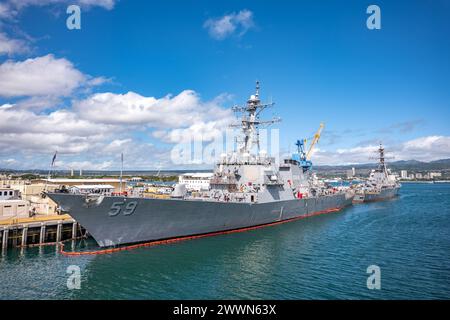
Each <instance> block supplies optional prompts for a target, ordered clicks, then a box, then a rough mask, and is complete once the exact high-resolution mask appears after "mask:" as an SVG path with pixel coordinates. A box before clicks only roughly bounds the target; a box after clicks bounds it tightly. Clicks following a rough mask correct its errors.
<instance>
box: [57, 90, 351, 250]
mask: <svg viewBox="0 0 450 320" xmlns="http://www.w3.org/2000/svg"><path fill="white" fill-rule="evenodd" d="M259 89H260V87H259V82H257V84H256V92H255V94H253V95H251V96H250V98H249V99H248V100H247V103H246V105H245V106H243V107H241V106H235V107H233V110H234V111H236V112H238V113H241V114H242V116H241V119H240V122H239V123H238V124H236V125H234V126H235V127H238V128H240V131H241V134H240V136H239V137H238V139H237V142H238V144H237V148H236V150H235V151H233V152H229V153H226V154H222V155H221V156H220V159H219V161H218V162H217V163H216V165H215V167H214V173H213V175H212V177H211V179H210V181H209V190H206V191H199V192H188V190H187V189H186V186H185V185H183V184H178V185H176V186H175V188H174V192H173V194H172V197H171V198H170V199H152V198H141V197H123V196H104V195H90V196H82V195H76V194H70V193H49V196H50V197H51V198H52V199H53V200H54V201H55V202H57V203H58V204H59V205H60V207H61V209H62V210H63V211H66V212H68V213H69V214H70V215H71V216H72V217H73V218H74V219H76V220H77V221H78V222H79V223H80V224H81V225H82V226H83V227H84V228H86V229H87V230H88V231H89V233H90V234H91V235H92V236H93V237H94V239H95V240H96V241H97V242H98V244H99V245H100V246H102V247H103V246H114V245H120V244H125V243H134V242H143V241H152V240H160V239H168V238H174V237H181V236H187V235H197V234H208V233H214V232H218V231H227V230H235V229H242V228H247V227H251V226H259V225H265V224H270V223H273V222H278V221H284V220H286V221H288V220H292V219H296V218H300V217H303V216H309V215H312V214H317V213H325V212H330V211H337V210H340V209H342V208H343V207H345V206H347V205H350V204H351V202H352V199H353V193H352V191H351V190H338V189H336V188H332V187H329V186H328V185H326V184H323V183H318V181H317V179H315V178H314V176H312V175H311V174H310V172H309V171H308V170H306V171H304V168H303V167H302V165H301V163H300V162H299V161H298V159H297V158H296V157H295V156H293V157H290V158H288V159H284V160H283V161H281V162H282V163H277V162H276V159H275V158H274V157H271V156H269V155H267V152H266V151H265V150H260V141H259V133H258V129H259V128H260V127H261V126H269V125H271V124H274V123H276V122H279V121H280V119H278V118H273V119H270V120H261V119H260V115H261V113H262V111H263V110H265V109H266V108H268V107H272V106H273V103H270V104H262V103H261V100H260V97H259Z"/></svg>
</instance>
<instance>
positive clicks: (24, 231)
mask: <svg viewBox="0 0 450 320" xmlns="http://www.w3.org/2000/svg"><path fill="white" fill-rule="evenodd" d="M27 237H28V226H23V229H22V247H24V246H26V245H27Z"/></svg>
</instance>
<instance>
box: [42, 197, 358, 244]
mask: <svg viewBox="0 0 450 320" xmlns="http://www.w3.org/2000/svg"><path fill="white" fill-rule="evenodd" d="M48 196H49V197H50V198H51V199H52V200H54V201H55V202H56V203H57V204H58V205H59V206H60V207H61V209H62V210H63V211H65V212H67V213H69V214H70V215H71V216H72V217H73V218H74V219H75V220H76V221H77V222H78V223H80V224H81V225H82V226H83V227H84V228H85V229H86V230H87V231H88V232H89V233H90V234H91V235H92V237H93V238H94V239H95V240H96V241H97V243H98V245H99V246H101V247H107V246H116V245H121V244H128V243H137V242H147V241H153V240H161V239H170V238H176V237H183V236H190V235H198V234H207V233H212V232H219V231H227V230H236V229H243V228H247V227H252V226H259V225H265V224H270V223H273V222H278V221H288V220H292V219H295V218H301V217H304V216H309V215H313V214H315V213H317V214H319V213H325V212H330V211H335V210H336V211H337V210H340V209H342V208H344V207H346V206H348V205H350V204H351V203H352V199H353V195H351V196H350V195H346V194H334V195H329V196H323V197H320V198H310V199H295V200H287V201H275V202H268V203H231V202H213V201H194V200H176V199H148V198H126V197H104V198H101V199H99V201H97V202H96V203H94V204H92V203H91V204H89V205H88V204H87V203H86V201H85V199H86V198H85V196H83V195H74V194H65V193H50V194H48Z"/></svg>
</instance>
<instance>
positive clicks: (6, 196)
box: [0, 188, 20, 200]
mask: <svg viewBox="0 0 450 320" xmlns="http://www.w3.org/2000/svg"><path fill="white" fill-rule="evenodd" d="M19 198H20V194H19V191H18V190H14V189H11V188H0V200H10V199H19Z"/></svg>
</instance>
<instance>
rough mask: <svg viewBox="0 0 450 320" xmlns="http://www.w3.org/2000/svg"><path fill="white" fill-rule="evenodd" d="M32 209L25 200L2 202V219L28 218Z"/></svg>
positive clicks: (0, 215) (0, 207) (0, 203)
mask: <svg viewBox="0 0 450 320" xmlns="http://www.w3.org/2000/svg"><path fill="white" fill-rule="evenodd" d="M29 216H30V207H29V205H28V201H25V200H0V219H11V218H26V217H29Z"/></svg>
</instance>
